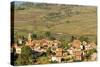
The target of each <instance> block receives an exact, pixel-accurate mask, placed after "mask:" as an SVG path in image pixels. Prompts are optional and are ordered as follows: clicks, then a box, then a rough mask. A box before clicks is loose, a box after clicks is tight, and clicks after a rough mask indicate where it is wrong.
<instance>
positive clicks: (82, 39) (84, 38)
mask: <svg viewBox="0 0 100 67" xmlns="http://www.w3.org/2000/svg"><path fill="white" fill-rule="evenodd" d="M79 40H80V41H81V42H82V41H86V42H89V38H88V37H85V36H81V37H80V38H79Z"/></svg>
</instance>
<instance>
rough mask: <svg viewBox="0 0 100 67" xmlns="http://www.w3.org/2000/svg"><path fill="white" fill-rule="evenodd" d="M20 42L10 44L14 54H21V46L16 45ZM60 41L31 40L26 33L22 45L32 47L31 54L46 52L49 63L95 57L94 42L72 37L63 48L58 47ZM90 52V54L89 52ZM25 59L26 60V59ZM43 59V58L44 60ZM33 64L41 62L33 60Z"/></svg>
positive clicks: (92, 59)
mask: <svg viewBox="0 0 100 67" xmlns="http://www.w3.org/2000/svg"><path fill="white" fill-rule="evenodd" d="M18 44H22V40H21V39H19V41H18V43H14V44H13V46H12V52H13V48H15V50H16V51H15V54H17V55H20V54H21V48H22V47H23V46H21V45H20V46H18ZM61 44H62V43H61V42H60V41H58V40H48V39H41V40H32V38H31V34H30V33H29V34H28V38H27V41H25V45H24V46H28V47H30V48H31V49H32V51H35V52H36V53H35V52H33V56H34V55H36V56H41V55H42V54H43V53H48V49H49V54H48V55H47V57H48V59H47V60H48V61H49V62H50V63H51V62H52V63H53V62H54V63H61V62H63V63H64V62H66V63H67V62H75V61H79V62H80V61H95V60H96V59H97V51H96V49H97V46H96V43H95V42H92V41H91V42H88V43H87V42H86V41H83V42H81V41H80V40H79V39H74V40H73V41H72V42H69V43H68V44H67V45H68V46H70V47H69V48H68V49H63V48H61V47H60V45H61ZM89 53H90V54H89ZM26 61H27V60H26ZM44 61H45V60H44ZM33 64H42V63H41V62H38V61H36V62H33Z"/></svg>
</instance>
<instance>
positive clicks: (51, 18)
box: [14, 2, 97, 35]
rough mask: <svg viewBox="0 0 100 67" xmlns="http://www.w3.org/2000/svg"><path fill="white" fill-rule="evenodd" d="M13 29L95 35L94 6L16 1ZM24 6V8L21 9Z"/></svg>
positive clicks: (95, 18)
mask: <svg viewBox="0 0 100 67" xmlns="http://www.w3.org/2000/svg"><path fill="white" fill-rule="evenodd" d="M16 4H17V5H18V4H20V6H18V7H17V6H15V8H16V9H15V15H14V16H15V17H14V19H15V20H14V31H15V32H24V33H27V32H32V31H50V32H54V33H64V34H76V35H96V34H97V14H96V11H97V8H96V7H95V6H81V5H63V4H60V5H59V4H42V3H30V2H24V3H22V2H21V3H20V2H18V3H16ZM22 8H24V9H22Z"/></svg>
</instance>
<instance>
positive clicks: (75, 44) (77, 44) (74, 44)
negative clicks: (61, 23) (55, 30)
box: [72, 39, 81, 49]
mask: <svg viewBox="0 0 100 67" xmlns="http://www.w3.org/2000/svg"><path fill="white" fill-rule="evenodd" d="M80 46H81V42H80V40H77V39H76V40H73V42H72V47H74V48H77V49H80Z"/></svg>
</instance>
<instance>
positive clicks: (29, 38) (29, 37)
mask: <svg viewBox="0 0 100 67" xmlns="http://www.w3.org/2000/svg"><path fill="white" fill-rule="evenodd" d="M28 41H29V42H30V41H32V38H31V33H29V34H28Z"/></svg>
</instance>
